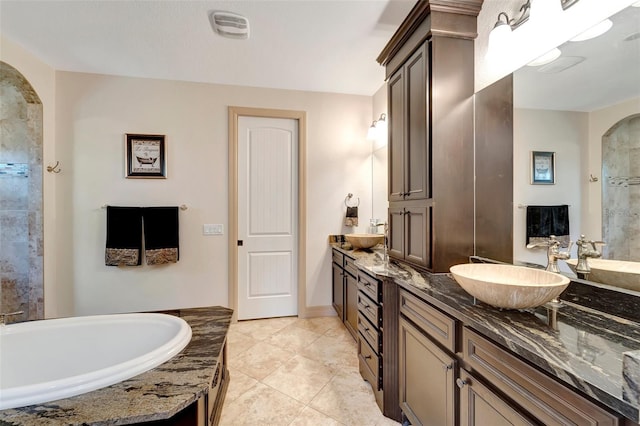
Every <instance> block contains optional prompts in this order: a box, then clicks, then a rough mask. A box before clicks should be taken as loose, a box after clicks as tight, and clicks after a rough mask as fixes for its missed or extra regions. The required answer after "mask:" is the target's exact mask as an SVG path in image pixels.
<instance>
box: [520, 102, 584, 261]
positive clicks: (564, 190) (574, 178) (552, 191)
mask: <svg viewBox="0 0 640 426" xmlns="http://www.w3.org/2000/svg"><path fill="white" fill-rule="evenodd" d="M513 128H514V143H513V203H514V210H513V247H514V250H513V258H514V260H517V261H527V262H533V263H538V264H541V265H546V264H547V256H546V249H527V248H526V208H519V207H518V205H519V204H520V205H558V204H568V205H569V227H570V230H571V240H572V241H576V240H577V239H578V237H579V235H580V232H583V231H581V229H582V225H581V215H580V206H581V204H582V187H583V186H584V181H585V180H586V179H585V176H584V173H583V168H582V167H581V165H582V164H583V163H584V161H583V155H584V153H585V152H586V148H587V144H588V142H587V141H588V140H589V115H588V114H587V113H581V112H567V111H545V110H533V109H514V111H513ZM531 151H552V152H555V153H556V157H555V160H556V183H555V185H531V184H530V179H531V177H530V176H531V165H530V161H531V157H530V152H531ZM573 250H574V251H575V249H573ZM559 264H560V267H561V268H562V269H563V270H565V271H567V272H568V271H569V269H568V267H567V266H566V264H564V262H560V263H559Z"/></svg>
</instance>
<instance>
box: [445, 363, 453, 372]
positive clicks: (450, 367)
mask: <svg viewBox="0 0 640 426" xmlns="http://www.w3.org/2000/svg"><path fill="white" fill-rule="evenodd" d="M442 369H443V370H444V371H449V370H451V369H453V364H446V365H443V366H442Z"/></svg>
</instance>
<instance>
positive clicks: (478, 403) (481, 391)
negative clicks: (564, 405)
mask: <svg viewBox="0 0 640 426" xmlns="http://www.w3.org/2000/svg"><path fill="white" fill-rule="evenodd" d="M457 384H458V387H459V388H460V426H476V425H477V426H483V425H491V426H510V425H535V424H536V423H533V422H532V421H530V420H529V419H527V418H526V417H525V416H524V415H522V414H521V413H520V412H519V411H518V410H517V409H515V408H514V407H512V406H511V405H509V404H508V403H507V402H505V401H504V400H503V399H501V398H500V397H499V396H498V395H496V394H495V393H493V392H492V391H491V390H490V389H489V388H487V387H485V386H484V385H483V384H482V383H481V382H480V381H478V380H477V379H476V378H475V377H473V376H472V375H471V374H469V373H467V372H466V371H465V370H463V369H460V378H459V379H458V380H457Z"/></svg>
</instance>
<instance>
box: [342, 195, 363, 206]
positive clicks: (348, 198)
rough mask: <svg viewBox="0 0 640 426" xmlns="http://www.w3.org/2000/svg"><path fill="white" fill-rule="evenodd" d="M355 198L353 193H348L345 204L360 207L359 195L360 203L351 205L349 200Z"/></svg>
mask: <svg viewBox="0 0 640 426" xmlns="http://www.w3.org/2000/svg"><path fill="white" fill-rule="evenodd" d="M352 198H353V194H352V193H348V194H347V196H346V198H345V199H344V205H345V206H347V207H358V206H359V205H360V197H358V204H356V205H355V206H350V205H349V200H351V199H352Z"/></svg>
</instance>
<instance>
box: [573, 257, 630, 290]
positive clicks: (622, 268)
mask: <svg viewBox="0 0 640 426" xmlns="http://www.w3.org/2000/svg"><path fill="white" fill-rule="evenodd" d="M566 262H567V264H568V265H569V267H570V268H571V270H572V271H573V272H575V271H576V264H577V263H578V259H567V260H566ZM587 262H588V263H589V268H591V272H590V273H589V276H588V277H587V279H588V280H589V281H595V282H597V283H602V284H607V285H611V286H615V287H620V288H626V289H629V290H634V291H640V262H629V261H625V260H611V259H589V260H588V261H587Z"/></svg>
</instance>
